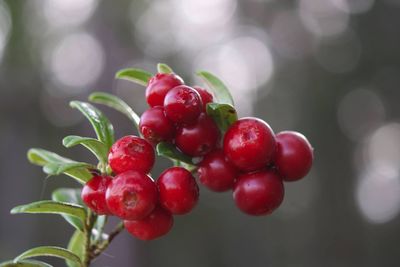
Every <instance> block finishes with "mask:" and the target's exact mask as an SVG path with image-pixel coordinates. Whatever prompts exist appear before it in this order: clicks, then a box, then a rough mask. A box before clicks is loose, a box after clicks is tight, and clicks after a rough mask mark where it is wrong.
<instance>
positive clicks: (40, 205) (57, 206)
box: [11, 200, 86, 230]
mask: <svg viewBox="0 0 400 267" xmlns="http://www.w3.org/2000/svg"><path fill="white" fill-rule="evenodd" d="M18 213H44V214H60V215H69V216H73V217H76V218H78V219H79V220H80V221H81V222H82V225H83V223H84V222H85V219H86V210H85V209H84V207H82V206H80V205H77V204H71V203H67V202H60V201H53V200H43V201H38V202H33V203H29V204H26V205H21V206H17V207H15V208H13V209H12V210H11V214H18ZM76 227H77V228H78V226H76ZM80 230H82V229H80Z"/></svg>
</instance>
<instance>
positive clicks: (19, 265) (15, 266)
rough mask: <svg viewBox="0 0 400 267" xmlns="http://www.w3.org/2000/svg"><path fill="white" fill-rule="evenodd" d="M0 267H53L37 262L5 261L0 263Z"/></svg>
mask: <svg viewBox="0 0 400 267" xmlns="http://www.w3.org/2000/svg"><path fill="white" fill-rule="evenodd" d="M0 267H53V266H51V265H50V264H48V263H45V262H43V261H37V260H22V261H19V262H14V261H7V262H3V263H0Z"/></svg>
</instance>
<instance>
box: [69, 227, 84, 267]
mask: <svg viewBox="0 0 400 267" xmlns="http://www.w3.org/2000/svg"><path fill="white" fill-rule="evenodd" d="M85 243H86V235H85V233H84V232H81V231H78V230H76V231H75V232H74V234H73V235H72V237H71V239H70V240H69V243H68V250H69V251H71V252H72V253H74V254H75V255H76V256H78V257H79V258H80V260H81V261H83V258H84V255H85ZM66 264H67V266H68V267H80V264H79V263H77V262H75V261H71V260H66Z"/></svg>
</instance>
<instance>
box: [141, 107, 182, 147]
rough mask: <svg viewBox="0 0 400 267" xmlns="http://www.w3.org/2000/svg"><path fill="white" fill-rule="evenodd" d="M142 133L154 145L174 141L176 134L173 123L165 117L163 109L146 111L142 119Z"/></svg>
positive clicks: (157, 108)
mask: <svg viewBox="0 0 400 267" xmlns="http://www.w3.org/2000/svg"><path fill="white" fill-rule="evenodd" d="M139 128H140V132H141V133H142V135H143V137H144V138H145V139H146V140H147V141H149V142H150V143H152V144H157V143H159V142H161V141H169V140H172V139H173V137H174V134H175V127H174V125H173V123H172V122H171V121H170V120H169V119H168V118H167V117H166V116H165V113H164V108H163V107H154V108H149V109H148V110H146V111H145V112H144V113H143V114H142V116H141V117H140V123H139Z"/></svg>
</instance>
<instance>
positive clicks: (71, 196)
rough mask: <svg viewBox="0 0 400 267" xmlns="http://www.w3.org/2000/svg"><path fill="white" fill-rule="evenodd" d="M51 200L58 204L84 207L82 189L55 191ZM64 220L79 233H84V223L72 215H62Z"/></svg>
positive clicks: (60, 189)
mask: <svg viewBox="0 0 400 267" xmlns="http://www.w3.org/2000/svg"><path fill="white" fill-rule="evenodd" d="M51 199H52V200H54V201H58V202H68V203H72V204H77V205H80V206H82V207H84V204H83V201H82V198H81V189H80V188H59V189H56V190H55V191H53V194H52V195H51ZM61 215H62V216H63V217H64V219H65V220H66V221H67V222H69V223H70V224H71V225H72V226H73V227H75V228H76V229H78V230H79V231H83V229H84V226H83V223H82V221H81V220H80V219H79V218H77V217H75V216H70V215H65V214H61Z"/></svg>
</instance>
